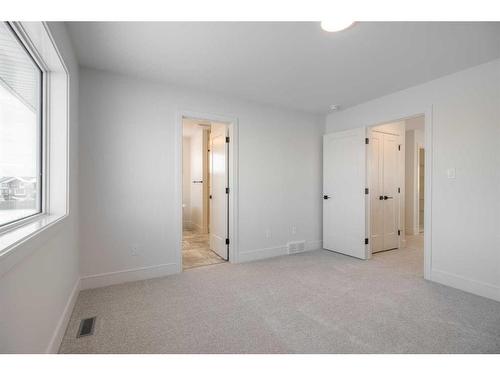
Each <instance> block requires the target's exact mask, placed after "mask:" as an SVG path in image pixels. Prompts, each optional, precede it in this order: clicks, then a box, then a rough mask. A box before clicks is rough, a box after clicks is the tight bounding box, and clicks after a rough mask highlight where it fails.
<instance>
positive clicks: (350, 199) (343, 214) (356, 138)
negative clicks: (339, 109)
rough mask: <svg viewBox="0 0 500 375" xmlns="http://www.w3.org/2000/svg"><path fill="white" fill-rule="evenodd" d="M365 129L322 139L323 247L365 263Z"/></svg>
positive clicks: (329, 135) (333, 134)
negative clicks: (359, 259) (363, 260)
mask: <svg viewBox="0 0 500 375" xmlns="http://www.w3.org/2000/svg"><path fill="white" fill-rule="evenodd" d="M365 137H366V129H365V128H359V129H354V130H348V131H343V132H338V133H330V134H326V135H325V136H324V137H323V194H324V195H323V247H324V248H325V249H327V250H332V251H336V252H339V253H342V254H346V255H350V256H353V257H356V258H361V259H366V258H367V251H366V245H365V236H366V225H365V223H366V210H365V187H366V144H365Z"/></svg>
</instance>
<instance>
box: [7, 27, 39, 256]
mask: <svg viewBox="0 0 500 375" xmlns="http://www.w3.org/2000/svg"><path fill="white" fill-rule="evenodd" d="M5 24H7V26H8V28H9V30H10V31H12V32H13V33H14V34H15V35H14V38H16V39H17V41H18V42H20V43H21V44H22V46H21V48H23V47H24V49H25V50H26V53H27V54H28V55H29V57H30V58H31V59H32V60H33V63H34V64H35V65H36V66H37V68H38V69H40V73H41V82H40V85H41V93H40V108H39V115H40V118H38V115H37V122H38V121H40V122H41V124H37V126H39V129H40V132H41V140H40V147H41V152H40V155H39V157H40V159H41V160H38V162H39V163H40V170H39V172H40V174H41V179H40V195H41V196H40V197H37V199H40V212H37V213H36V214H33V215H30V216H27V217H24V218H21V219H17V220H14V221H12V222H9V223H6V224H4V225H0V236H1V235H2V234H3V233H6V232H9V231H12V230H13V229H16V228H19V227H21V226H23V225H26V224H28V223H31V222H34V221H37V220H40V218H41V217H42V216H43V215H45V214H46V202H47V194H46V190H47V189H46V188H47V186H46V180H47V178H46V170H45V166H46V162H45V161H46V151H47V144H46V142H47V139H46V137H45V133H46V125H47V119H46V113H47V107H46V101H47V99H48V95H47V90H46V84H47V80H46V74H47V70H46V69H45V66H44V65H43V61H41V60H40V57H39V55H38V54H36V53H35V51H34V50H33V49H32V46H30V45H29V44H28V43H27V41H26V40H24V36H22V35H20V30H19V26H17V27H16V24H18V23H16V22H5ZM17 190H18V188H15V189H14V193H15V194H17V193H16V192H17ZM1 253H2V249H1V245H0V254H1Z"/></svg>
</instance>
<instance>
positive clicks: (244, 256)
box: [238, 240, 323, 263]
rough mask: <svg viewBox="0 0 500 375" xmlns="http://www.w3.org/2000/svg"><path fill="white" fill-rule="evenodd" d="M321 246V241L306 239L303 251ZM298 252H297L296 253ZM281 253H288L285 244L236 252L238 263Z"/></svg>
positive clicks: (271, 256)
mask: <svg viewBox="0 0 500 375" xmlns="http://www.w3.org/2000/svg"><path fill="white" fill-rule="evenodd" d="M322 248H323V241H321V240H316V241H306V250H305V251H313V250H319V249H322ZM296 254H299V253H296ZM281 255H289V254H288V249H287V247H286V245H282V246H276V247H268V248H265V249H256V250H250V251H245V252H243V253H239V254H238V263H244V262H251V261H254V260H260V259H267V258H274V257H278V256H281Z"/></svg>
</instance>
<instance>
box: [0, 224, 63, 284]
mask: <svg viewBox="0 0 500 375" xmlns="http://www.w3.org/2000/svg"><path fill="white" fill-rule="evenodd" d="M67 216H68V215H41V216H40V217H38V219H37V220H33V221H30V222H29V223H27V224H25V225H22V226H19V227H17V228H13V229H12V230H9V231H7V232H4V233H1V234H0V277H1V276H2V275H3V274H5V273H6V272H7V271H9V270H10V269H11V268H12V267H14V266H15V265H16V264H17V263H19V262H20V261H22V260H23V259H24V258H25V257H27V256H28V255H30V254H32V253H33V252H34V251H35V250H36V249H38V248H39V247H40V242H44V240H45V239H46V238H47V239H48V237H49V236H50V233H48V232H50V231H48V229H49V228H52V227H53V226H54V225H55V224H57V223H59V222H61V221H62V220H63V219H64V218H66V217H67Z"/></svg>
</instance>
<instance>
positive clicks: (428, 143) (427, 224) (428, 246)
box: [366, 106, 433, 280]
mask: <svg viewBox="0 0 500 375" xmlns="http://www.w3.org/2000/svg"><path fill="white" fill-rule="evenodd" d="M417 116H424V129H425V131H424V133H425V172H424V180H425V181H424V185H425V187H424V191H425V200H424V278H425V279H427V280H431V270H432V151H433V146H432V106H430V107H428V108H425V109H424V110H423V111H420V112H415V113H413V114H411V113H410V114H408V115H404V116H401V117H399V118H395V119H394V118H393V119H387V121H381V122H378V123H376V124H369V125H367V127H368V128H372V127H374V126H378V125H383V124H388V123H391V122H398V121H404V120H408V119H410V118H413V117H417ZM367 133H368V132H367ZM368 157H369V153H367V158H368ZM368 162H369V160H368V159H367V166H368V168H369V164H368ZM368 168H367V169H366V173H367V176H366V178H367V183H368V173H369V170H368ZM367 200H368V201H367V205H366V207H367V212H366V231H367V238H371V232H370V229H371V228H370V216H371V212H370V205H369V196H367ZM402 230H405V228H402ZM367 247H368V252H369V257H371V246H367Z"/></svg>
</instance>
